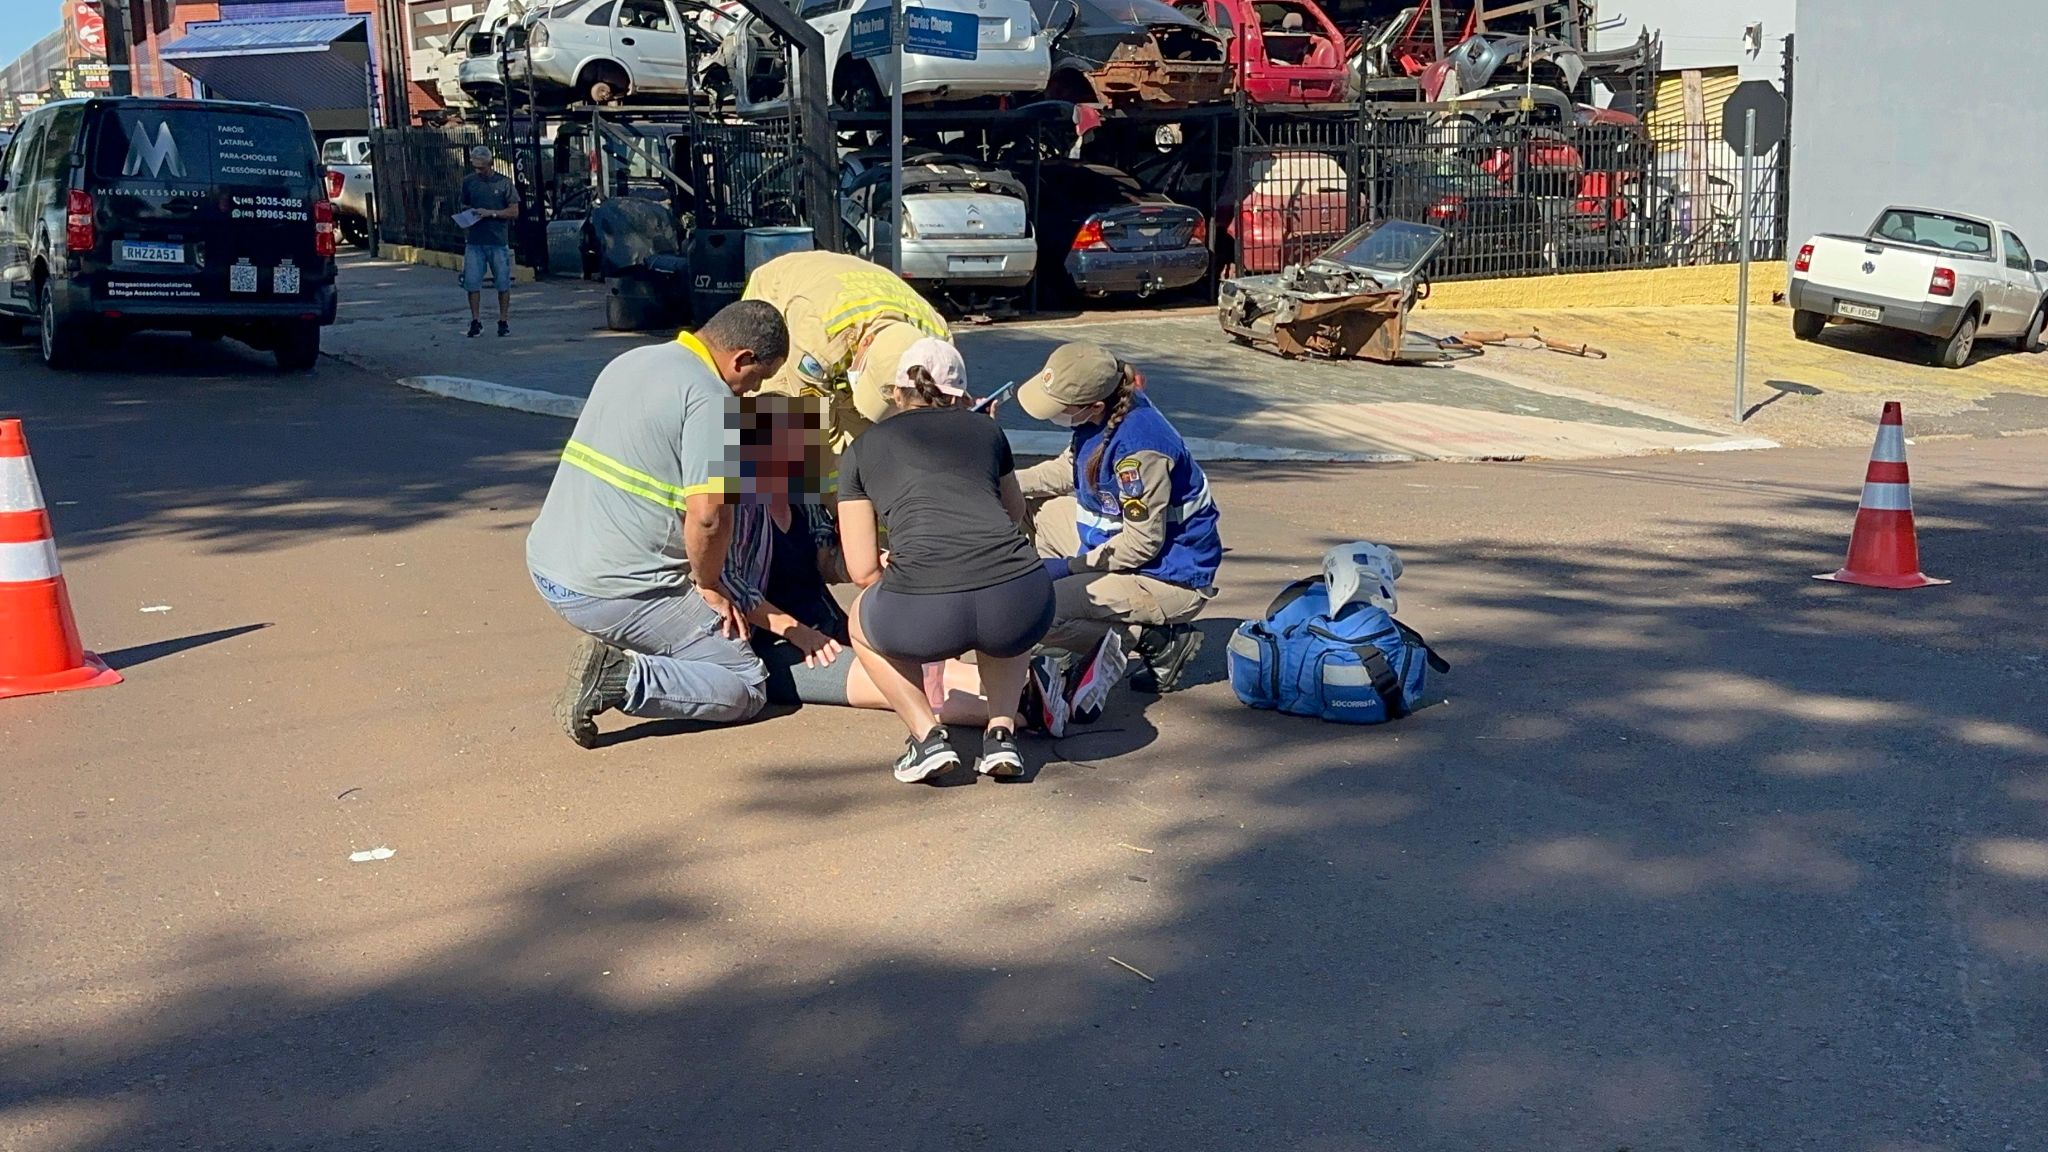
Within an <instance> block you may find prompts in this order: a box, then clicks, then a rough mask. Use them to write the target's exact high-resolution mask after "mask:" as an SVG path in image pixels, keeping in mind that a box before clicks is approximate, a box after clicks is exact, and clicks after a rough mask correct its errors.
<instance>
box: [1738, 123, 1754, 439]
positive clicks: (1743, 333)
mask: <svg viewBox="0 0 2048 1152" xmlns="http://www.w3.org/2000/svg"><path fill="white" fill-rule="evenodd" d="M1755 172H1756V109H1754V108H1751V109H1750V110H1749V111H1747V112H1746V113H1744V114H1743V117H1742V220H1741V223H1740V226H1739V227H1738V228H1737V232H1736V234H1737V235H1738V236H1739V237H1740V239H1741V244H1742V257H1741V262H1740V264H1739V265H1738V269H1739V270H1738V271H1737V272H1736V274H1735V422H1736V423H1737V424H1740V423H1742V422H1743V404H1742V390H1743V385H1744V384H1746V383H1748V381H1747V379H1746V377H1747V376H1748V375H1749V250H1750V246H1751V243H1750V234H1751V229H1752V228H1753V224H1752V217H1754V216H1755V215H1756V206H1755V203H1754V201H1755V198H1756V182H1755Z"/></svg>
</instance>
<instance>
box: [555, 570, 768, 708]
mask: <svg viewBox="0 0 2048 1152" xmlns="http://www.w3.org/2000/svg"><path fill="white" fill-rule="evenodd" d="M534 584H535V586H536V587H538V588H539V589H540V594H541V596H542V597H543V598H544V599H546V600H547V602H548V606H549V607H551V608H553V609H554V610H555V612H556V613H557V614H559V615H560V616H561V617H562V619H564V620H567V621H568V622H569V623H570V624H571V625H573V626H575V627H576V628H577V629H578V630H579V631H582V632H585V633H588V634H589V635H591V636H595V637H596V638H598V639H599V640H602V641H604V642H605V643H607V644H610V645H611V646H612V647H614V648H620V649H623V650H625V651H626V652H629V653H631V654H632V656H633V668H632V671H630V672H628V673H627V674H626V706H625V708H624V709H622V711H624V712H625V713H626V715H628V716H661V717H666V718H670V719H676V720H700V721H704V722H706V723H710V724H737V723H739V722H740V721H742V720H751V719H753V718H754V716H755V715H756V714H757V713H759V712H760V711H761V706H762V705H764V704H766V703H767V702H768V688H767V684H768V669H767V667H766V666H764V665H763V664H762V663H761V658H760V657H759V656H756V655H755V654H754V650H753V648H751V647H749V646H748V644H747V642H746V641H745V640H732V639H729V638H727V637H726V636H725V635H724V634H723V633H721V632H720V631H719V630H718V613H717V612H715V611H713V610H712V608H711V605H709V604H707V603H705V602H704V598H703V597H702V596H699V595H697V593H696V590H695V589H691V588H683V589H679V590H677V591H674V592H664V593H654V594H650V595H647V596H635V597H631V598H628V599H618V600H613V599H605V598H600V597H597V596H585V595H583V594H582V593H580V592H575V591H571V590H570V589H567V588H564V587H562V586H561V585H559V584H556V583H554V582H553V581H550V580H546V579H544V578H542V577H540V576H535V577H534Z"/></svg>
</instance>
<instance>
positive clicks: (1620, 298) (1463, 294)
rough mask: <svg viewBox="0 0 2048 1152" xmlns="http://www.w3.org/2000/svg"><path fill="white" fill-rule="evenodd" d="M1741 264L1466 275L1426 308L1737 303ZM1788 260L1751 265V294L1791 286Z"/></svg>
mask: <svg viewBox="0 0 2048 1152" xmlns="http://www.w3.org/2000/svg"><path fill="white" fill-rule="evenodd" d="M1738 272H1739V269H1737V268H1736V266H1735V265H1733V264H1708V265H1701V266H1698V267H1692V268H1640V269H1629V270H1626V271H1618V272H1572V273H1566V274H1564V275H1560V276H1521V277H1516V278H1514V279H1510V280H1463V281H1458V282H1455V283H1450V284H1434V285H1431V287H1430V296H1429V299H1428V300H1426V301H1424V302H1423V303H1422V305H1421V307H1422V308H1423V309H1424V310H1436V311H1444V312H1452V311H1457V312H1463V311H1473V310H1477V309H1484V308H1541V309H1545V310H1552V309H1574V308H1673V307H1684V306H1700V305H1714V304H1733V303H1735V289H1736V283H1737V280H1738V279H1739V277H1738ZM1785 275H1786V272H1785V262H1784V261H1782V260H1773V261H1768V262H1760V263H1756V264H1752V265H1750V266H1749V299H1750V303H1752V304H1769V303H1770V302H1771V295H1772V294H1773V293H1776V292H1782V291H1784V289H1785Z"/></svg>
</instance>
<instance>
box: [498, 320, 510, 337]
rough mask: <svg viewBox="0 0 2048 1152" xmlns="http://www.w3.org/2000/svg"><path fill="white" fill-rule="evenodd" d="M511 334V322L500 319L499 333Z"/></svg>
mask: <svg viewBox="0 0 2048 1152" xmlns="http://www.w3.org/2000/svg"><path fill="white" fill-rule="evenodd" d="M511 334H512V325H511V324H509V323H507V322H506V321H503V320H500V321H498V335H500V336H510V335H511Z"/></svg>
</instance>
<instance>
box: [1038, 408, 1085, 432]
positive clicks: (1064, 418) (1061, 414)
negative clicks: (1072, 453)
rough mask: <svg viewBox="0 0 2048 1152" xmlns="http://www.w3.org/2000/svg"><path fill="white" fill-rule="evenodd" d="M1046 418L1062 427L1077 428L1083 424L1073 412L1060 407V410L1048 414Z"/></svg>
mask: <svg viewBox="0 0 2048 1152" xmlns="http://www.w3.org/2000/svg"><path fill="white" fill-rule="evenodd" d="M1046 420H1047V421H1049V422H1050V423H1053V424H1057V425H1059V426H1060V427H1062V428H1077V427H1079V426H1080V424H1081V421H1080V420H1079V419H1077V418H1076V417H1075V416H1074V414H1073V413H1072V412H1069V411H1067V410H1066V409H1064V408H1062V409H1060V410H1059V411H1057V412H1055V413H1053V414H1052V415H1050V416H1047V417H1046Z"/></svg>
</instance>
